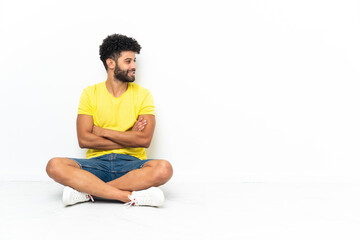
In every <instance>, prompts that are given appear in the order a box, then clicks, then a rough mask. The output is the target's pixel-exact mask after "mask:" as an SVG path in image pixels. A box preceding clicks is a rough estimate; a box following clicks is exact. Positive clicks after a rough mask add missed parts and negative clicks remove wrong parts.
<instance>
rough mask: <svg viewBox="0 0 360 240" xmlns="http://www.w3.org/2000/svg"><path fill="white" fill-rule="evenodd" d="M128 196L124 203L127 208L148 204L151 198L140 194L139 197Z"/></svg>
mask: <svg viewBox="0 0 360 240" xmlns="http://www.w3.org/2000/svg"><path fill="white" fill-rule="evenodd" d="M128 198H129V199H130V202H127V203H125V204H124V205H125V206H127V208H129V207H131V206H139V205H148V204H149V203H150V202H151V198H150V197H149V196H142V197H140V198H135V197H133V196H131V195H129V196H128Z"/></svg>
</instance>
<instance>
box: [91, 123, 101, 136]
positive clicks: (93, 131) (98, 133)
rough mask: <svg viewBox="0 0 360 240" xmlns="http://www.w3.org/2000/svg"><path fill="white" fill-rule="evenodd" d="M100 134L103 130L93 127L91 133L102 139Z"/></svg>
mask: <svg viewBox="0 0 360 240" xmlns="http://www.w3.org/2000/svg"><path fill="white" fill-rule="evenodd" d="M102 132H103V129H102V128H101V127H98V126H95V125H94V126H93V130H92V133H93V134H95V135H97V136H99V137H102Z"/></svg>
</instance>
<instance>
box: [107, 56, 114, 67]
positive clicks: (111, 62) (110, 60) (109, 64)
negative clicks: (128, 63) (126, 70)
mask: <svg viewBox="0 0 360 240" xmlns="http://www.w3.org/2000/svg"><path fill="white" fill-rule="evenodd" d="M106 65H107V67H108V69H114V68H115V66H116V64H115V61H114V60H113V59H111V58H108V59H106Z"/></svg>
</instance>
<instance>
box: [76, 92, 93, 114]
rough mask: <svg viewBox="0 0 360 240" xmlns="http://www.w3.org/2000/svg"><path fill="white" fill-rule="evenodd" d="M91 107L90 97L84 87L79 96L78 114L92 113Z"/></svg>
mask: <svg viewBox="0 0 360 240" xmlns="http://www.w3.org/2000/svg"><path fill="white" fill-rule="evenodd" d="M91 109H92V106H91V101H90V97H89V94H88V93H87V91H86V89H85V90H84V91H83V92H82V94H81V97H80V103H79V108H78V114H86V115H92V111H91Z"/></svg>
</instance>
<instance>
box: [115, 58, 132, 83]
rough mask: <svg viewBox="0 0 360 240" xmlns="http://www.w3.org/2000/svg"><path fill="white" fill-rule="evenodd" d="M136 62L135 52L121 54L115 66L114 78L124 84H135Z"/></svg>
mask: <svg viewBox="0 0 360 240" xmlns="http://www.w3.org/2000/svg"><path fill="white" fill-rule="evenodd" d="M135 62H136V58H135V52H132V51H123V52H121V54H120V57H119V58H118V60H117V62H116V65H115V69H114V77H115V78H116V79H118V80H119V81H122V82H134V81H135V71H136V64H135Z"/></svg>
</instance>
